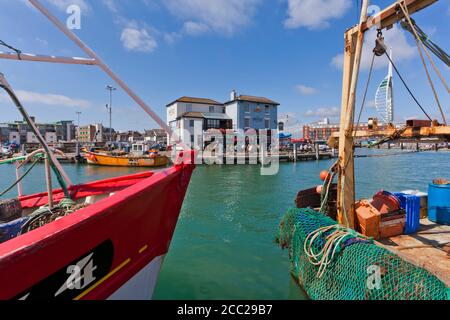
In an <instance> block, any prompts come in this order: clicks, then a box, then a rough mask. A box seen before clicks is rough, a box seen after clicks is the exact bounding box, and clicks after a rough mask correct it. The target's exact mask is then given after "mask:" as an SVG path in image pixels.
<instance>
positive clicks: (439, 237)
mask: <svg viewBox="0 0 450 320" xmlns="http://www.w3.org/2000/svg"><path fill="white" fill-rule="evenodd" d="M378 244H379V245H381V246H383V247H384V248H386V249H388V250H389V251H391V252H393V253H395V254H397V255H398V256H399V257H401V258H403V259H404V260H406V261H408V262H410V263H412V264H414V265H416V266H418V267H422V268H424V269H426V270H428V271H429V272H430V273H432V274H433V275H435V276H436V277H438V278H439V279H440V280H441V281H442V282H444V283H445V284H446V285H447V287H450V226H444V225H438V224H435V223H433V222H431V221H429V220H428V219H423V220H421V226H420V229H419V231H418V232H417V233H415V234H411V235H401V236H397V237H392V238H388V239H384V240H382V241H380V242H379V243H378Z"/></svg>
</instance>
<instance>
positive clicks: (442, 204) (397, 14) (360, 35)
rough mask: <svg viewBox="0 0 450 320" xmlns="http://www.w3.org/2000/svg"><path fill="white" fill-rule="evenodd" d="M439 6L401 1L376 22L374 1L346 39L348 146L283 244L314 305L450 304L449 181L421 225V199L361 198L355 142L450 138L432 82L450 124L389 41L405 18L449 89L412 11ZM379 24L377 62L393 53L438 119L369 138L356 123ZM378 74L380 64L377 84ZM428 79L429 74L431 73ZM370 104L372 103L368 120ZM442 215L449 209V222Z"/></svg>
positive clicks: (341, 136)
mask: <svg viewBox="0 0 450 320" xmlns="http://www.w3.org/2000/svg"><path fill="white" fill-rule="evenodd" d="M436 1H437V0H399V1H396V2H395V3H394V4H393V5H391V6H389V7H388V8H386V9H384V10H381V11H380V12H378V13H376V14H375V15H374V16H372V17H368V15H367V12H368V7H369V1H368V0H364V1H363V5H362V12H361V19H360V24H359V25H358V26H355V27H353V28H350V29H348V30H347V32H346V34H345V54H344V67H343V71H344V77H343V95H342V111H341V122H340V131H339V133H338V134H337V135H336V136H333V137H332V139H330V144H331V145H333V147H336V146H339V160H338V161H337V162H336V163H335V164H334V165H333V166H332V167H331V168H330V170H329V171H326V172H324V173H322V174H321V178H322V180H323V181H324V184H323V185H321V186H318V187H317V188H313V189H308V190H304V191H300V193H299V194H298V196H297V200H296V204H297V208H293V209H290V210H289V211H288V212H287V213H286V215H285V216H284V218H283V219H282V221H281V223H280V228H279V234H278V237H277V241H278V243H279V244H280V246H281V247H282V248H288V249H289V258H290V262H291V274H292V275H293V277H294V278H295V280H297V282H298V283H299V284H300V286H301V287H302V288H303V290H304V291H305V292H306V293H307V294H308V296H309V297H310V298H312V299H316V300H446V299H450V277H449V272H448V271H449V270H450V261H449V259H448V250H449V248H448V243H449V241H450V238H449V232H450V227H449V226H448V225H443V224H445V223H447V224H448V219H449V217H450V207H449V206H448V200H447V199H448V194H449V193H448V190H449V189H450V188H449V186H450V183H449V182H448V181H446V180H445V179H438V180H436V181H433V184H430V199H431V200H432V202H431V203H430V213H429V215H430V217H429V219H422V220H420V206H421V205H420V201H421V200H420V198H419V196H414V195H410V194H408V193H395V194H390V193H388V192H386V191H381V192H379V193H377V194H376V195H374V197H373V199H365V200H361V201H359V202H356V201H355V174H354V138H355V137H377V136H383V137H384V138H383V139H381V140H379V141H378V142H377V143H376V144H375V145H377V144H381V143H385V142H389V141H392V140H402V139H405V140H409V141H411V140H413V141H418V140H420V139H435V140H436V141H440V140H442V141H446V142H448V141H450V126H448V125H447V123H446V119H445V114H444V112H443V110H442V108H441V106H440V103H439V99H438V96H437V95H436V92H435V89H434V85H433V83H432V81H431V79H430V78H429V77H428V80H429V82H430V85H431V87H432V89H433V92H434V94H435V99H436V104H437V106H438V107H439V110H440V113H441V115H442V124H441V123H439V121H437V120H432V119H431V118H430V116H429V115H428V114H427V112H426V111H425V110H424V109H423V107H422V106H421V105H420V103H419V102H418V100H417V98H416V97H415V96H414V94H413V93H412V91H411V90H410V89H409V87H408V86H407V85H406V83H405V81H404V79H403V77H401V75H400V73H399V71H398V69H397V68H396V67H395V65H394V63H393V61H392V59H391V58H390V56H389V54H388V53H387V52H386V49H387V47H386V46H385V45H384V38H383V37H382V30H384V29H390V28H391V27H392V25H393V24H394V23H396V22H398V21H400V20H402V19H404V20H403V21H402V24H403V25H405V26H407V27H408V28H409V29H410V30H411V31H410V32H411V33H412V34H413V35H414V37H415V40H416V44H417V46H418V49H419V52H420V56H421V58H422V60H423V63H424V66H425V69H426V68H427V67H426V63H425V60H424V54H423V52H425V53H426V54H427V57H428V58H429V60H430V63H431V64H432V65H433V67H434V68H435V71H436V73H437V74H438V76H439V77H440V78H441V80H442V82H443V84H444V85H445V86H446V83H445V80H444V79H443V78H442V77H441V74H440V72H439V71H438V70H437V68H436V66H435V64H434V63H433V61H432V59H431V57H430V53H429V52H428V51H427V49H426V48H430V43H429V42H428V41H429V39H428V37H425V36H423V37H420V36H419V35H418V34H417V30H419V27H418V26H417V25H416V24H415V22H413V20H412V19H411V18H410V14H412V13H414V12H417V11H419V10H422V9H423V8H425V7H427V6H429V5H431V4H433V3H434V2H436ZM374 26H376V28H377V29H378V35H377V39H376V47H375V49H374V50H373V60H372V61H374V59H375V57H376V56H384V55H385V56H386V57H387V58H388V60H389V62H390V63H391V64H392V67H393V68H394V70H395V72H396V73H397V75H398V76H399V78H400V79H401V80H402V82H403V84H404V85H405V87H406V89H407V90H408V92H409V94H410V95H411V96H412V98H413V100H414V101H415V103H416V104H417V105H418V106H419V107H420V109H421V110H422V112H423V113H424V114H425V115H426V116H427V117H428V120H410V121H407V123H406V126H404V127H403V128H401V129H397V128H395V126H394V125H393V124H392V123H389V124H388V128H387V129H386V130H378V129H377V128H376V126H375V125H374V126H373V128H369V130H366V131H362V130H361V131H357V130H355V128H358V124H359V119H358V124H357V125H355V123H354V116H355V98H356V89H357V83H358V75H359V69H360V61H361V57H362V48H363V41H364V34H365V32H366V31H367V30H369V29H370V28H371V27H374ZM435 49H436V50H435ZM430 50H431V52H433V53H435V54H436V55H437V56H438V57H439V58H440V59H441V60H443V62H444V63H447V65H448V63H449V60H448V54H444V53H443V51H442V50H441V49H439V50H438V47H437V46H436V45H435V44H434V43H433V49H430ZM372 69H373V63H372V67H371V70H370V73H369V80H370V77H371V73H372ZM426 72H427V75H428V69H426ZM389 76H390V75H389ZM369 80H368V81H367V87H366V92H367V88H368V86H369ZM389 81H392V79H389ZM383 85H387V84H383ZM391 89H392V88H391ZM389 91H391V90H386V92H387V93H388V94H391V93H389ZM447 91H448V87H447ZM386 92H385V93H386ZM388 98H389V99H388V102H389V104H390V103H392V99H391V98H392V97H391V96H388ZM364 101H365V97H364V98H363V103H362V107H361V111H360V113H359V114H360V115H361V113H362V108H363V107H364ZM391 107H392V105H390V106H389V108H387V110H388V111H389V112H387V114H388V116H386V119H385V120H387V121H389V120H390V119H392V117H391V112H392V110H391ZM335 177H337V178H338V181H337V184H335V183H334V182H333V180H334V178H335ZM430 180H431V179H430ZM435 189H437V190H439V192H438V194H439V196H436V195H435V194H434V190H435ZM444 198H445V200H444ZM436 211H439V212H440V213H439V216H440V217H439V218H437V216H436ZM436 222H437V223H436Z"/></svg>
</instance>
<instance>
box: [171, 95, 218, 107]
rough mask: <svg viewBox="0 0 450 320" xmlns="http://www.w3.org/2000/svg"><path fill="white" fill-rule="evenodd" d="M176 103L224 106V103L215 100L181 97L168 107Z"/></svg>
mask: <svg viewBox="0 0 450 320" xmlns="http://www.w3.org/2000/svg"><path fill="white" fill-rule="evenodd" d="M176 102H187V103H198V104H208V105H212V104H213V105H217V104H218V105H222V103H220V102H217V101H215V100H212V99H205V98H195V97H186V96H185V97H181V98H179V99H177V100H175V101H174V102H172V103H169V104H168V105H167V106H171V105H173V104H174V103H176Z"/></svg>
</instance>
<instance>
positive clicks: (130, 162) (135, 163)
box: [128, 159, 139, 167]
mask: <svg viewBox="0 0 450 320" xmlns="http://www.w3.org/2000/svg"><path fill="white" fill-rule="evenodd" d="M128 165H130V166H136V167H137V166H138V165H139V161H138V159H128Z"/></svg>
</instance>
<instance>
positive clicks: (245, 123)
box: [244, 118, 250, 128]
mask: <svg viewBox="0 0 450 320" xmlns="http://www.w3.org/2000/svg"><path fill="white" fill-rule="evenodd" d="M244 127H245V128H250V118H245V121H244Z"/></svg>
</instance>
